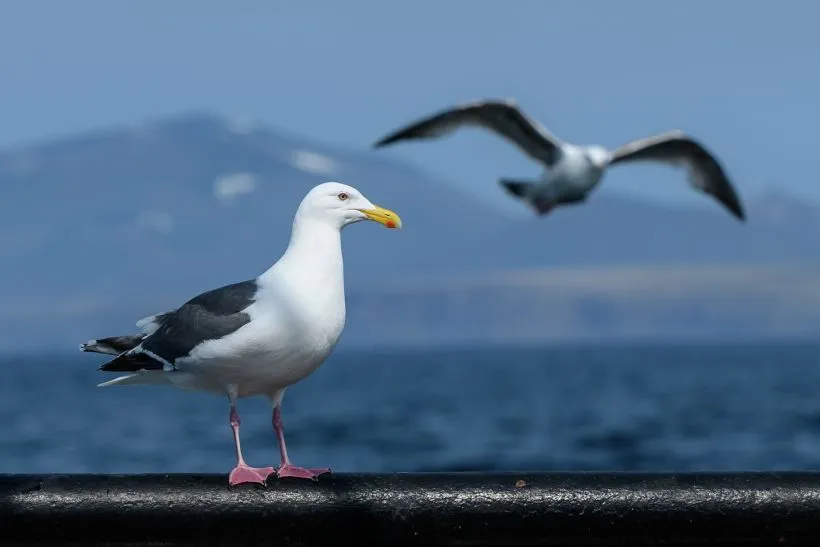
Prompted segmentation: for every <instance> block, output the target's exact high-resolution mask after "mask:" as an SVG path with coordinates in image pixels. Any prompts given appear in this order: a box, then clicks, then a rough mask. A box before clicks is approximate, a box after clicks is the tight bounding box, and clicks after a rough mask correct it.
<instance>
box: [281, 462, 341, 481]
mask: <svg viewBox="0 0 820 547" xmlns="http://www.w3.org/2000/svg"><path fill="white" fill-rule="evenodd" d="M325 473H330V468H328V467H321V468H318V469H305V468H304V467H296V466H295V465H291V464H285V465H283V466H281V467H280V468H279V469H277V470H276V475H277V476H278V477H279V478H280V479H283V478H285V477H293V478H296V479H311V480H314V481H316V480H319V475H324V474H325Z"/></svg>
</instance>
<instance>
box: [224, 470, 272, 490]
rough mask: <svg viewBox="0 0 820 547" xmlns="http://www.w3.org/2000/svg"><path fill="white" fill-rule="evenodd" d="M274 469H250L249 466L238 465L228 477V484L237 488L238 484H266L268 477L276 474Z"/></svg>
mask: <svg viewBox="0 0 820 547" xmlns="http://www.w3.org/2000/svg"><path fill="white" fill-rule="evenodd" d="M275 472H276V470H275V469H274V468H273V467H262V468H257V467H250V466H248V465H237V466H236V467H234V468H233V471H231V474H230V475H228V484H230V485H231V486H236V485H237V484H248V483H250V484H265V480H267V478H268V476H270V475H271V474H273V473H275Z"/></svg>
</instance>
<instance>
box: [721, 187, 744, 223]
mask: <svg viewBox="0 0 820 547" xmlns="http://www.w3.org/2000/svg"><path fill="white" fill-rule="evenodd" d="M717 197H718V200H719V201H720V203H721V204H722V205H723V206H724V207H725V208H726V209H727V210H728V211H729V212H730V213H731V214H732V216H734V217H735V218H736V219H738V220H739V221H740V222H746V211H744V210H743V205H741V203H740V199H739V198H738V197H737V195H736V194H735V193H734V192H731V193H730V194H729V195H723V196H717Z"/></svg>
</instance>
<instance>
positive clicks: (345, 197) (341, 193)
mask: <svg viewBox="0 0 820 547" xmlns="http://www.w3.org/2000/svg"><path fill="white" fill-rule="evenodd" d="M336 197H337V198H339V199H340V200H341V201H344V200H346V199H347V198H349V197H350V196H348V195H347V194H346V193H345V192H339V195H338V196H336Z"/></svg>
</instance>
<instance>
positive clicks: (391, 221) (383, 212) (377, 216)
mask: <svg viewBox="0 0 820 547" xmlns="http://www.w3.org/2000/svg"><path fill="white" fill-rule="evenodd" d="M359 211H361V212H362V213H364V214H365V215H366V216H367V218H369V219H370V220H374V221H376V222H378V223H379V224H384V225H385V226H387V227H388V228H396V229H401V218H400V217H399V215H397V214H396V213H394V212H393V211H391V210H390V209H385V208H384V207H379V206H378V205H376V206H374V207H373V208H372V209H359Z"/></svg>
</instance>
